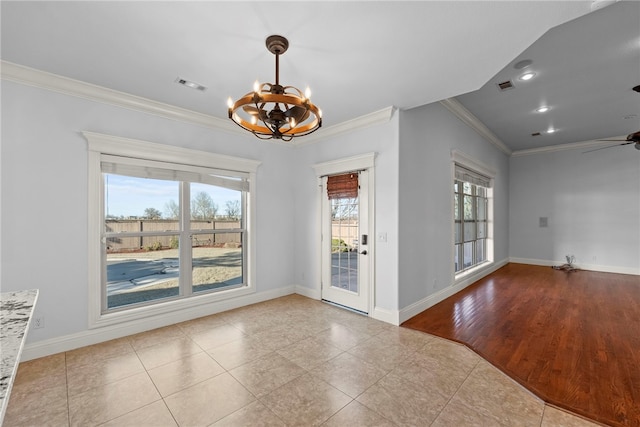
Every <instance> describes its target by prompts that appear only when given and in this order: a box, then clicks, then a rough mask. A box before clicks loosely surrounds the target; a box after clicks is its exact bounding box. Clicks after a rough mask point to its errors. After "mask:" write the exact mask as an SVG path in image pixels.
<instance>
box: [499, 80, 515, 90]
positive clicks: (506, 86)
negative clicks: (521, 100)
mask: <svg viewBox="0 0 640 427" xmlns="http://www.w3.org/2000/svg"><path fill="white" fill-rule="evenodd" d="M498 87H499V88H500V90H507V89H512V88H513V83H511V80H507V81H506V82H502V83H498Z"/></svg>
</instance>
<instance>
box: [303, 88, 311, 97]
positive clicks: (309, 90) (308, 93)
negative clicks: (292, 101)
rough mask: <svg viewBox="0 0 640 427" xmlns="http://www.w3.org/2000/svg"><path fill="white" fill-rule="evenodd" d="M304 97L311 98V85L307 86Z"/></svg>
mask: <svg viewBox="0 0 640 427" xmlns="http://www.w3.org/2000/svg"><path fill="white" fill-rule="evenodd" d="M304 97H305V98H307V99H309V98H311V88H309V86H307V88H306V89H305V91H304Z"/></svg>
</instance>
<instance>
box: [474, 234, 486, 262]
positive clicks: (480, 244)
mask: <svg viewBox="0 0 640 427" xmlns="http://www.w3.org/2000/svg"><path fill="white" fill-rule="evenodd" d="M486 242H487V241H486V240H485V239H480V240H476V263H481V262H484V261H486V260H487V257H486V251H485V248H486Z"/></svg>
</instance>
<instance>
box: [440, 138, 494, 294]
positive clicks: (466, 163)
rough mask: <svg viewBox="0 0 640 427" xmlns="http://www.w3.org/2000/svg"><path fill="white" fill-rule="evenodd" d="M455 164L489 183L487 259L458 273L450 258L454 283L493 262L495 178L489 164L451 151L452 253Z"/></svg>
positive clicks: (450, 250)
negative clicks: (482, 177)
mask: <svg viewBox="0 0 640 427" xmlns="http://www.w3.org/2000/svg"><path fill="white" fill-rule="evenodd" d="M456 164H458V165H460V166H462V167H463V168H465V169H468V170H470V171H473V172H477V173H478V174H480V175H483V176H485V177H487V178H489V181H490V184H489V187H487V238H486V242H487V248H486V250H487V257H486V258H487V260H486V261H485V262H483V263H481V264H478V265H476V266H474V267H471V268H468V269H466V270H463V271H460V272H458V273H456V272H455V266H454V263H453V259H452V260H451V272H452V276H453V278H454V283H459V282H461V281H463V280H464V279H466V278H467V277H468V276H470V275H472V274H475V273H477V272H478V271H479V270H483V269H486V268H490V267H491V266H493V264H494V238H493V225H494V218H493V215H494V208H493V194H494V187H495V178H496V175H497V173H496V171H495V169H493V168H491V167H490V166H487V165H485V164H484V163H482V162H480V161H478V160H476V159H474V158H472V157H471V156H469V155H467V154H465V153H463V152H462V151H459V150H452V151H451V180H450V181H449V182H450V184H449V185H450V188H451V191H450V194H451V246H450V249H449V253H451V254H452V255H453V251H454V250H455V247H456V238H455V216H454V209H455V206H454V204H455V193H454V192H453V184H454V182H455V181H456V174H455V169H456Z"/></svg>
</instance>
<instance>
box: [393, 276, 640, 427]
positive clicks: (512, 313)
mask: <svg viewBox="0 0 640 427" xmlns="http://www.w3.org/2000/svg"><path fill="white" fill-rule="evenodd" d="M402 326H405V327H408V328H412V329H417V330H420V331H424V332H427V333H430V334H433V335H437V336H440V337H443V338H447V339H451V340H454V341H458V342H462V343H464V344H466V345H467V346H469V347H470V348H471V349H473V350H474V351H476V352H477V353H478V354H479V355H481V356H482V357H484V358H485V359H487V360H488V361H489V362H490V363H492V364H494V365H495V366H496V367H497V368H499V369H501V370H502V371H503V372H505V373H506V374H507V375H509V376H510V377H512V378H513V379H514V380H516V381H518V382H519V383H520V384H522V385H523V386H524V387H526V388H528V389H529V390H530V391H532V392H533V393H535V394H536V395H537V396H539V397H540V398H541V399H543V400H544V401H546V402H548V403H550V404H552V405H555V406H558V407H560V408H564V409H567V410H569V411H571V412H574V413H576V414H579V415H582V416H584V417H586V418H590V419H592V420H595V421H598V422H600V423H604V424H607V425H612V426H625V427H626V426H634V427H637V426H640V276H634V275H623V274H611V273H600V272H593V271H584V270H581V271H577V272H571V273H569V272H565V271H558V270H554V269H552V268H550V267H541V266H532V265H524V264H508V265H506V266H504V267H502V268H501V269H499V270H497V271H496V272H494V273H493V274H491V275H489V276H487V277H485V278H484V279H482V280H480V281H478V282H476V283H474V284H473V285H471V286H469V287H467V288H466V289H464V290H463V291H461V292H459V293H458V294H456V295H454V296H452V297H450V298H448V299H446V300H444V301H442V302H441V303H439V304H437V305H435V306H433V307H431V308H430V309H428V310H426V311H424V312H422V313H420V314H418V315H417V316H415V317H413V318H411V319H409V320H408V321H406V322H405V323H403V325H402Z"/></svg>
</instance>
